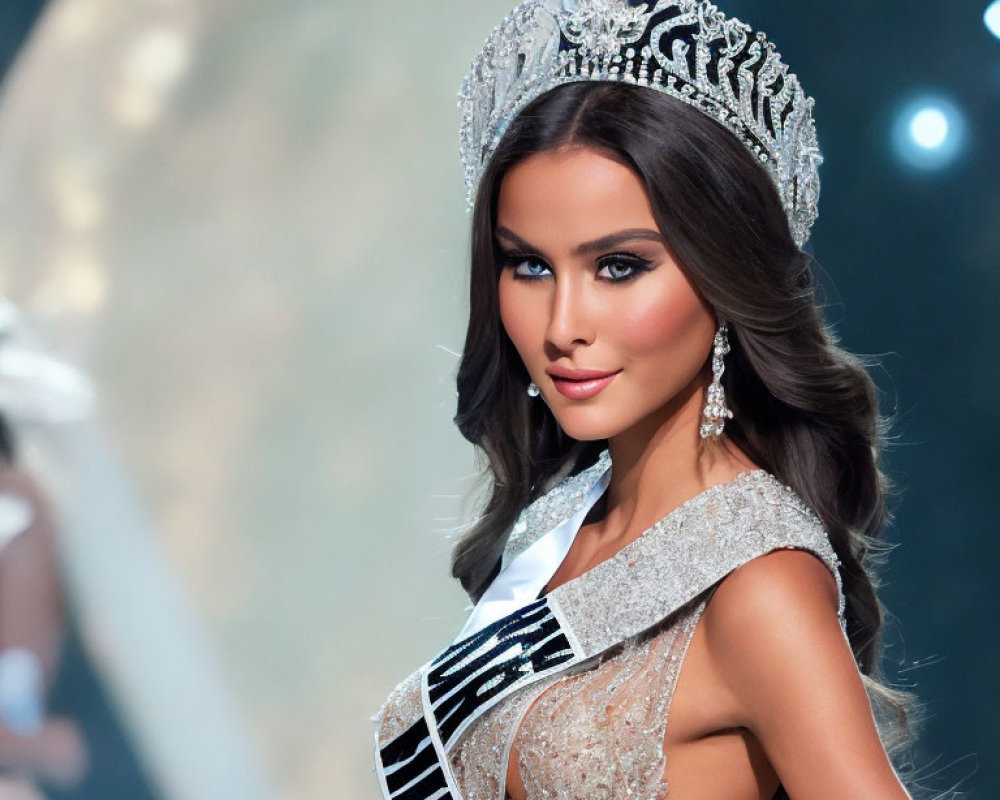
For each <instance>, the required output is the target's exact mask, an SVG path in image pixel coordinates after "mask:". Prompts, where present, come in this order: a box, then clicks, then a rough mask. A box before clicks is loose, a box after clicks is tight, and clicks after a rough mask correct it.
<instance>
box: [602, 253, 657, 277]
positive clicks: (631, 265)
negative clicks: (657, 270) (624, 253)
mask: <svg viewBox="0 0 1000 800" xmlns="http://www.w3.org/2000/svg"><path fill="white" fill-rule="evenodd" d="M648 271H649V262H648V261H647V260H646V259H644V258H639V257H638V256H633V257H630V258H623V257H621V256H619V257H617V258H613V259H608V260H607V261H605V262H603V263H602V264H601V268H600V269H599V270H598V271H597V274H598V275H599V276H600V274H601V273H602V272H606V273H607V277H608V279H609V280H611V282H613V283H622V282H624V281H629V280H632V279H633V278H636V277H638V276H639V274H640V273H642V272H648Z"/></svg>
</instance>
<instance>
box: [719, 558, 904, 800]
mask: <svg viewBox="0 0 1000 800" xmlns="http://www.w3.org/2000/svg"><path fill="white" fill-rule="evenodd" d="M703 624H704V626H705V634H706V640H707V642H708V650H709V654H710V657H711V658H712V661H713V664H714V666H715V668H716V670H717V674H718V675H719V676H720V679H721V680H722V681H723V682H724V683H725V684H726V685H727V686H728V687H729V689H730V691H731V693H732V695H733V697H734V698H735V701H736V704H737V709H738V710H739V715H740V716H741V717H742V719H740V720H739V721H738V723H737V724H739V725H742V726H745V727H746V728H748V729H749V730H750V731H752V732H753V733H754V735H755V736H756V737H757V738H758V740H759V741H760V743H761V745H762V746H763V748H764V750H765V752H766V753H767V755H768V758H769V759H770V761H771V764H772V765H773V767H774V769H775V770H776V771H777V773H778V777H779V778H780V779H781V783H782V785H783V786H784V788H785V791H787V792H788V795H789V797H790V798H792V800H843V798H845V797H864V798H865V800H910V795H909V794H908V793H907V791H906V789H905V788H904V787H903V785H902V784H901V783H900V781H899V778H898V777H897V776H896V773H895V772H894V771H893V768H892V765H891V764H890V762H889V758H888V756H887V755H886V752H885V749H884V748H883V746H882V743H881V741H880V740H879V737H878V731H877V729H876V727H875V720H874V717H873V715H872V710H871V705H870V702H869V699H868V694H867V692H866V691H865V687H864V684H863V683H862V680H861V673H860V672H859V670H858V667H857V664H856V662H855V660H854V655H853V653H852V652H851V648H850V645H849V644H848V642H847V639H846V638H845V637H844V635H843V632H842V631H841V628H840V622H839V621H838V619H837V586H836V583H835V581H834V578H833V575H832V573H831V572H830V570H829V569H828V568H827V566H826V565H825V564H824V563H823V562H822V561H821V560H820V559H819V558H818V557H816V556H815V555H813V554H812V553H809V552H807V551H804V550H786V549H783V550H776V551H773V552H771V553H768V554H766V555H764V556H760V557H758V558H755V559H753V560H752V561H750V562H748V563H746V564H744V565H743V566H742V567H740V568H739V569H737V570H734V571H733V572H732V573H731V574H730V575H728V576H727V577H726V578H725V579H724V580H723V581H722V583H721V584H720V585H719V587H718V588H717V589H716V591H715V594H714V595H713V596H712V599H711V601H710V602H709V604H708V607H707V608H706V610H705V613H704V619H703Z"/></svg>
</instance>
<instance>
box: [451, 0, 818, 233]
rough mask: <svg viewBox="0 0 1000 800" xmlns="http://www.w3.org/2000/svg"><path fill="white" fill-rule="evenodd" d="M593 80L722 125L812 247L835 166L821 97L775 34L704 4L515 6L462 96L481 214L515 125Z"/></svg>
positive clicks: (596, 0)
mask: <svg viewBox="0 0 1000 800" xmlns="http://www.w3.org/2000/svg"><path fill="white" fill-rule="evenodd" d="M651 6H652V8H651ZM585 80H601V81H620V82H623V83H631V84H636V85H639V86H648V87H649V88H651V89H655V90H657V91H661V92H665V93H666V94H669V95H671V96H672V97H675V98H677V99H678V100H681V101H683V102H685V103H687V104H688V105H691V106H693V107H695V108H697V109H699V110H700V111H703V112H704V113H706V114H708V115H709V116H711V117H712V118H713V119H716V120H718V121H719V122H721V123H722V124H723V125H724V126H725V127H726V128H728V129H729V130H730V131H732V133H734V134H735V135H736V137H737V138H738V139H739V140H740V141H741V142H742V143H743V144H744V145H745V146H746V147H747V148H748V149H749V151H750V152H751V153H752V154H753V155H754V157H755V158H757V159H758V160H759V161H760V162H761V164H762V165H763V166H764V167H765V169H766V170H767V171H768V173H769V174H770V175H771V178H772V179H773V181H774V183H775V185H776V186H777V188H778V193H779V195H780V197H781V202H782V204H783V206H784V208H785V213H786V214H787V215H788V221H789V226H790V228H791V232H792V236H793V238H794V239H795V242H796V244H797V245H798V246H799V247H802V246H803V245H804V244H805V243H806V241H807V240H808V238H809V231H810V228H811V227H812V224H813V222H814V221H815V220H816V217H817V215H818V203H819V165H820V164H821V163H822V161H823V157H822V155H821V154H820V151H819V146H818V144H817V140H816V126H815V123H814V121H813V117H812V109H813V102H814V101H813V99H812V98H811V97H807V96H806V94H805V92H804V91H803V90H802V87H801V86H800V85H799V81H798V78H797V77H796V76H795V75H794V74H792V73H790V72H788V68H787V66H786V65H785V64H783V63H782V61H781V56H780V55H779V54H778V53H777V52H776V50H775V48H774V45H773V44H772V43H771V42H769V41H768V40H767V37H766V36H765V35H764V34H763V33H761V32H754V31H753V30H752V29H751V28H750V26H749V25H747V24H745V23H743V22H740V21H739V20H738V19H736V18H727V17H726V16H725V15H724V14H723V13H722V12H720V11H719V10H718V9H717V8H716V6H715V5H714V4H713V3H710V2H705V1H704V0H658V2H656V3H652V4H651V3H635V2H633V1H632V0H526V2H522V3H521V4H520V5H518V6H517V7H516V8H514V10H513V11H511V12H510V13H509V14H508V15H507V16H506V17H505V18H504V20H503V22H501V23H500V25H498V26H497V27H495V28H494V29H493V31H492V33H490V35H489V36H488V37H487V39H486V42H485V44H484V45H483V49H482V51H481V52H480V53H479V55H477V56H476V58H475V59H474V60H473V62H472V67H471V69H470V72H469V74H468V75H466V76H465V78H463V79H462V86H461V89H460V90H459V93H458V98H459V108H460V109H461V110H462V123H461V128H460V152H461V156H462V162H463V165H464V168H465V183H466V189H467V202H468V206H469V209H470V210H471V208H472V206H473V204H474V200H475V195H476V190H477V187H478V185H479V180H480V178H481V177H482V174H483V170H484V169H485V167H486V164H487V163H488V162H489V159H490V156H492V154H493V152H494V150H495V149H496V147H497V145H498V144H499V143H500V139H501V138H502V137H503V134H504V131H505V130H506V128H507V125H508V124H509V123H510V121H511V120H512V119H513V118H514V117H515V116H517V114H518V112H519V111H521V109H523V108H524V106H526V105H527V104H528V103H529V102H531V101H532V100H534V99H535V98H536V97H538V96H539V95H541V94H544V93H545V92H546V91H548V90H549V89H552V88H554V87H556V86H559V85H561V84H564V83H571V82H574V81H585Z"/></svg>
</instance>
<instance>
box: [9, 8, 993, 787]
mask: <svg viewBox="0 0 1000 800" xmlns="http://www.w3.org/2000/svg"><path fill="white" fill-rule="evenodd" d="M512 4H513V3H512V0H475V2H474V3H470V2H468V0H422V1H421V2H420V3H415V2H408V0H366V2H364V3H360V2H355V3H347V2H344V0H333V1H332V2H331V0H325V1H324V0H296V2H292V3H288V2H278V1H277V0H272V1H271V2H266V1H265V0H242V1H241V2H240V1H238V0H200V2H195V0H49V2H43V0H5V1H4V3H3V4H2V5H0V77H2V83H0V294H2V295H3V296H5V297H6V298H8V299H9V300H10V301H12V303H13V304H16V307H15V306H10V307H7V308H0V337H2V338H0V373H3V374H4V375H5V376H6V377H5V378H4V379H3V380H6V381H7V384H9V385H7V384H4V383H3V382H2V381H0V412H2V413H3V414H4V416H5V417H6V418H7V419H6V422H9V423H10V426H9V428H10V431H9V432H10V440H11V442H12V449H11V453H13V454H16V455H15V460H14V464H13V465H12V466H10V467H9V468H8V469H6V471H5V472H4V473H3V474H4V475H5V476H6V477H5V478H4V479H3V480H0V548H3V549H0V647H7V648H8V651H9V652H10V653H12V654H13V655H12V656H11V657H10V658H9V659H8V660H7V661H4V660H3V657H2V656H0V712H3V710H4V708H5V706H4V702H5V700H4V698H5V692H8V694H9V695H10V697H11V698H13V699H12V700H11V701H10V703H11V705H10V711H9V714H4V720H7V719H8V718H9V719H10V720H14V722H10V723H8V725H9V726H13V727H14V728H16V727H17V725H22V726H23V730H22V733H23V732H35V733H32V736H34V738H33V739H32V741H37V743H38V745H37V747H35V746H34V745H33V746H32V748H30V749H29V750H25V749H24V746H23V739H24V737H23V736H22V737H21V738H20V739H19V738H18V732H17V730H10V731H5V730H3V729H2V726H0V771H2V772H3V775H4V777H3V778H0V798H3V797H10V798H14V797H17V798H22V797H50V798H87V799H88V800H90V799H91V798H100V800H118V798H121V799H122V800H144V799H145V798H157V800H205V798H230V797H232V798H237V797H238V798H240V800H257V799H258V798H259V799H260V800H271V799H272V798H273V799H275V800H277V799H278V798H281V799H282V800H285V799H290V798H296V800H313V799H314V798H315V800H320V798H328V797H340V798H372V799H373V800H374V798H376V797H377V796H378V790H377V785H376V781H375V777H374V775H373V774H372V771H371V760H372V736H373V729H372V724H371V722H370V721H369V717H370V716H371V715H372V714H373V713H375V711H376V709H377V708H378V706H379V704H380V703H381V702H382V701H383V700H384V698H385V696H386V694H387V693H388V692H389V690H391V689H392V687H393V686H394V685H395V684H396V682H397V681H399V680H401V679H402V678H404V677H405V676H406V675H408V674H409V673H410V672H411V671H413V670H414V669H416V668H417V667H418V666H419V665H420V664H422V663H424V662H425V661H426V660H427V659H428V658H429V657H430V656H432V655H433V653H434V652H436V650H437V648H438V646H439V645H440V643H441V642H442V641H450V640H451V638H452V636H453V635H454V633H455V632H456V631H457V630H458V629H459V628H460V627H461V625H462V624H463V623H464V620H465V618H466V615H467V612H468V602H467V598H466V596H465V595H464V593H463V592H462V591H461V589H460V588H459V586H458V585H457V583H455V582H453V581H452V580H451V579H450V578H449V569H448V555H449V551H450V545H451V542H452V539H453V537H454V536H455V535H456V533H457V530H458V528H459V527H460V526H461V524H462V523H463V522H465V521H467V519H468V517H469V513H470V508H469V506H468V504H466V503H463V496H464V495H465V494H466V493H467V492H468V491H469V490H470V489H471V488H472V486H473V478H474V476H475V462H474V460H473V453H472V451H471V448H470V446H469V445H468V444H467V443H466V442H465V441H464V440H463V439H462V438H461V437H460V435H459V434H458V432H457V430H456V429H455V428H454V426H453V424H452V423H451V417H452V416H453V414H454V411H455V387H454V373H455V369H456V366H457V358H458V356H457V354H458V353H459V352H460V351H461V348H462V346H463V336H464V326H465V314H466V305H465V304H466V300H465V294H466V251H467V245H468V231H467V227H468V217H467V216H466V214H465V192H464V184H463V182H462V174H461V168H460V164H459V159H458V153H457V128H458V123H459V116H458V110H457V108H456V92H457V89H458V85H459V82H460V79H461V77H462V76H463V75H464V74H465V71H466V69H467V67H468V64H469V62H470V60H471V59H472V57H473V56H474V55H475V54H476V52H477V51H478V49H479V47H480V46H481V43H482V41H483V39H484V38H485V36H486V35H487V34H488V33H489V31H490V30H491V29H492V27H493V26H494V25H495V24H497V23H498V22H499V21H500V19H501V18H502V16H503V15H504V14H505V13H506V12H507V11H508V10H509V8H510V7H511V5H512ZM722 7H723V9H724V10H725V11H727V13H729V14H731V15H735V16H738V17H740V18H741V19H743V20H745V21H747V22H749V23H751V24H752V25H753V26H755V27H756V28H759V29H761V30H765V31H767V33H768V35H769V36H770V38H771V39H772V40H774V41H775V42H776V43H777V44H778V47H779V49H780V51H781V52H782V54H783V56H784V59H785V60H786V61H787V63H789V64H790V65H792V69H793V70H794V71H795V72H796V73H797V74H798V75H799V77H800V79H801V81H802V83H803V85H804V86H805V88H806V90H807V92H808V93H809V94H811V95H813V96H814V97H815V98H816V110H815V116H816V119H817V127H818V131H819V137H820V144H821V147H822V150H823V152H824V155H825V158H826V161H825V163H824V165H823V167H822V173H821V174H822V178H823V197H822V202H821V207H820V218H819V221H818V223H817V225H816V227H815V228H814V233H813V239H812V244H811V247H812V249H813V252H814V254H815V255H816V257H817V259H818V262H819V265H820V274H819V275H818V278H819V280H820V282H821V283H822V284H823V285H824V287H825V296H826V297H827V299H828V307H827V315H828V319H829V320H830V322H831V323H832V324H833V326H834V328H835V330H836V332H837V334H838V335H839V336H840V338H841V343H842V344H843V346H845V347H846V348H848V349H850V350H853V351H855V352H860V353H866V354H875V355H877V356H878V357H879V358H880V361H881V366H880V367H879V368H878V369H876V370H875V371H874V377H875V379H876V381H877V382H878V384H879V387H880V390H881V392H882V403H883V410H884V411H885V412H886V413H894V414H895V416H896V424H895V428H894V435H895V438H894V440H893V446H892V448H891V449H890V451H889V453H888V456H887V465H886V466H887V469H888V470H889V471H890V473H891V474H892V476H893V477H894V478H895V479H896V481H897V483H898V484H899V487H900V490H901V496H900V499H899V501H898V502H897V503H896V504H895V506H894V511H895V514H896V518H895V523H894V525H893V527H892V528H891V530H890V531H889V537H888V538H889V540H890V541H891V542H893V543H895V544H896V545H897V546H896V548H895V550H894V552H893V553H892V555H891V558H890V561H889V565H888V567H887V569H886V570H885V572H884V573H883V583H884V585H883V587H882V590H881V596H882V599H883V602H884V603H885V604H886V606H887V608H888V610H889V612H890V614H891V617H890V620H889V628H888V631H887V636H886V641H887V650H886V659H885V670H886V673H887V675H888V676H889V678H890V679H892V680H894V681H896V682H897V683H902V684H904V685H906V686H908V687H910V688H914V689H915V690H916V691H917V693H918V694H919V696H920V697H921V699H922V700H923V701H924V702H925V703H926V704H927V706H928V712H929V719H928V721H927V723H926V725H925V730H924V733H923V736H922V739H921V744H920V747H919V754H920V756H921V763H922V764H924V765H925V769H924V774H925V776H926V783H927V784H928V785H930V786H933V787H937V788H939V789H943V788H947V787H948V786H951V785H953V784H955V783H959V782H961V783H960V788H962V789H964V790H965V791H966V792H967V797H968V798H969V800H987V799H988V798H992V797H996V796H998V793H1000V765H998V763H997V759H996V758H995V755H996V753H997V752H998V748H1000V732H998V729H997V725H996V724H995V722H994V721H995V719H996V716H997V713H998V711H1000V703H998V688H1000V679H998V678H997V676H998V675H1000V645H998V636H1000V631H998V629H997V625H996V619H997V613H998V611H1000V608H998V603H997V600H996V597H995V595H994V594H993V593H992V592H990V591H987V583H988V581H989V580H990V579H989V577H988V570H989V569H991V568H992V567H993V566H994V565H995V564H996V563H997V558H998V557H1000V547H998V544H997V535H998V534H1000V528H998V525H997V523H996V521H995V520H994V518H993V517H991V516H990V514H991V513H992V512H990V509H991V508H995V499H994V498H995V496H996V482H997V479H998V477H1000V471H998V470H997V468H996V466H995V464H996V460H997V457H998V445H1000V441H998V431H1000V428H998V425H997V416H998V411H997V408H998V404H997V402H996V397H997V392H998V390H1000V386H998V384H1000V380H998V364H997V359H996V357H995V355H994V343H993V341H992V339H991V336H992V334H993V332H994V326H995V323H996V321H997V318H998V312H1000V306H998V302H997V295H998V292H997V289H998V284H1000V188H998V179H1000V170H998V165H1000V158H998V154H997V146H996V143H997V139H998V132H1000V3H993V4H992V5H989V4H988V3H987V2H986V1H985V0H977V1H976V2H972V1H971V0H956V1H955V2H952V3H949V4H947V6H946V7H945V6H942V5H941V4H937V3H904V2H900V0H883V2H880V3H876V4H872V3H870V2H867V1H863V0H844V1H843V2H839V3H813V4H808V5H803V4H802V3H798V2H791V1H790V0H727V2H725V3H723V4H722ZM3 347H6V348H7V350H6V352H7V356H3V355H2V354H3V352H4V350H3ZM4 359H6V360H4ZM10 376H13V377H12V378H11V377H10ZM4 403H7V405H6V406H5V405H4ZM8 411H9V413H8ZM2 433H3V430H2V429H0V434H2ZM2 444H3V436H2V435H0V451H2V450H3V447H2ZM991 520H994V521H992V522H991ZM8 562H9V564H8V566H6V567H5V566H4V565H5V563H8ZM7 575H13V576H21V577H20V579H18V578H16V577H12V578H9V579H8V578H7V577H5V576H7ZM19 587H20V588H19ZM31 596H37V598H40V599H38V600H37V603H36V602H35V600H29V597H31ZM29 607H30V608H36V607H37V608H42V609H45V613H44V614H42V613H39V614H38V615H36V616H35V617H31V615H30V614H28V612H27V611H26V610H25V609H28V608H29ZM11 609H13V610H11ZM28 617H31V619H28ZM11 619H12V620H13V622H8V621H7V620H11ZM59 630H65V631H66V635H65V639H64V642H63V645H62V646H61V649H59V648H56V647H55V646H54V644H53V642H54V641H55V640H54V638H53V637H54V635H55V634H54V633H53V631H59ZM5 637H6V638H5ZM32 643H34V644H32ZM46 648H47V649H46ZM8 651H5V652H8ZM57 651H58V652H57ZM32 653H34V655H32ZM5 686H7V689H5ZM25 686H27V687H28V688H29V689H31V687H34V688H33V689H32V691H34V693H35V694H34V696H35V697H36V699H37V696H39V693H41V694H42V695H44V696H45V707H44V709H40V708H39V707H38V702H35V703H34V705H32V704H30V703H28V704H26V705H25V704H24V703H22V705H20V706H18V705H17V700H18V698H23V697H26V696H29V695H31V692H28V694H25V693H24V692H23V691H22V692H21V693H20V694H19V693H18V692H19V691H20V689H23V688H24V687H25ZM11 687H13V688H11ZM19 687H20V689H19ZM40 687H42V688H40ZM8 690H9V691H8ZM18 720H19V721H18ZM35 734H37V735H35ZM18 748H21V749H20V750H19V749H18ZM25 765H27V766H25ZM29 767H30V770H29V769H28V768H29ZM29 775H30V776H31V777H28V776H29ZM3 780H7V781H8V783H9V785H7V784H3V783H2V781H3ZM4 791H7V792H8V794H6V795H5V794H3V792H4Z"/></svg>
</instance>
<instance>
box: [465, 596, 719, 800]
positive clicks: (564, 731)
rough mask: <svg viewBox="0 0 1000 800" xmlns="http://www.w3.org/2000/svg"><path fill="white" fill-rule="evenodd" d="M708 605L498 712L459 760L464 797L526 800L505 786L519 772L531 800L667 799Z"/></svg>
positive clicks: (531, 689)
mask: <svg viewBox="0 0 1000 800" xmlns="http://www.w3.org/2000/svg"><path fill="white" fill-rule="evenodd" d="M706 594H707V593H706ZM707 602H708V598H707V596H706V597H705V598H704V599H701V600H699V601H698V602H696V603H695V604H693V605H689V606H688V607H686V608H685V609H683V610H682V611H681V612H679V613H677V614H674V615H672V616H671V617H670V618H669V619H667V620H664V622H663V623H661V624H660V625H657V626H656V627H655V628H653V629H650V630H649V631H647V632H645V633H643V634H640V635H638V636H634V637H632V638H630V639H628V640H626V641H625V642H623V643H622V644H621V645H619V646H617V647H614V648H611V649H610V650H609V651H608V652H606V653H605V654H604V656H603V657H602V658H601V660H600V662H599V663H598V664H597V665H595V666H593V667H592V668H591V669H589V670H587V671H584V672H580V673H577V674H572V675H568V676H567V675H557V676H552V677H550V678H549V679H548V680H543V681H539V682H538V683H536V684H533V685H530V686H527V687H525V688H524V689H522V690H521V691H520V692H517V693H515V694H513V695H511V696H510V697H508V698H507V700H506V701H505V702H503V703H501V704H499V705H496V706H494V707H493V708H491V709H490V710H489V711H488V712H487V713H486V714H485V715H483V717H482V718H481V719H480V720H478V722H477V724H476V725H475V726H473V727H472V728H471V729H470V731H469V733H468V734H467V735H466V738H465V739H463V740H462V741H461V742H460V743H459V744H458V745H457V746H456V747H455V749H454V750H453V751H452V753H451V754H450V761H451V767H452V770H453V772H454V775H455V778H456V780H457V781H458V783H459V785H460V786H461V787H462V789H463V797H465V798H466V800H503V798H505V797H509V798H513V800H522V798H521V797H519V796H518V795H514V794H512V793H511V791H510V787H509V786H507V785H506V782H505V780H504V779H505V777H506V775H507V774H509V773H510V772H514V774H517V775H518V776H519V777H520V779H521V782H522V783H523V785H524V790H525V795H524V800H541V798H559V800H601V798H619V797H622V798H624V797H632V798H635V799H636V800H661V798H664V797H665V796H666V793H667V790H668V788H669V787H668V786H667V784H666V782H664V781H663V771H664V766H665V762H666V757H665V754H664V752H663V741H664V737H665V735H666V728H667V720H668V718H669V711H670V701H671V700H672V699H673V694H674V688H675V687H676V685H677V678H678V676H679V674H680V669H681V664H682V663H683V660H684V655H685V653H686V651H687V646H688V643H689V642H690V640H691V635H692V633H693V632H694V627H695V625H696V624H697V622H698V620H699V619H700V618H701V614H702V611H704V609H705V606H706V605H707ZM512 746H513V747H512ZM512 750H514V751H515V752H516V753H517V755H518V759H517V763H516V764H514V763H513V762H512V761H511V760H510V759H511V751H512Z"/></svg>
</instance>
